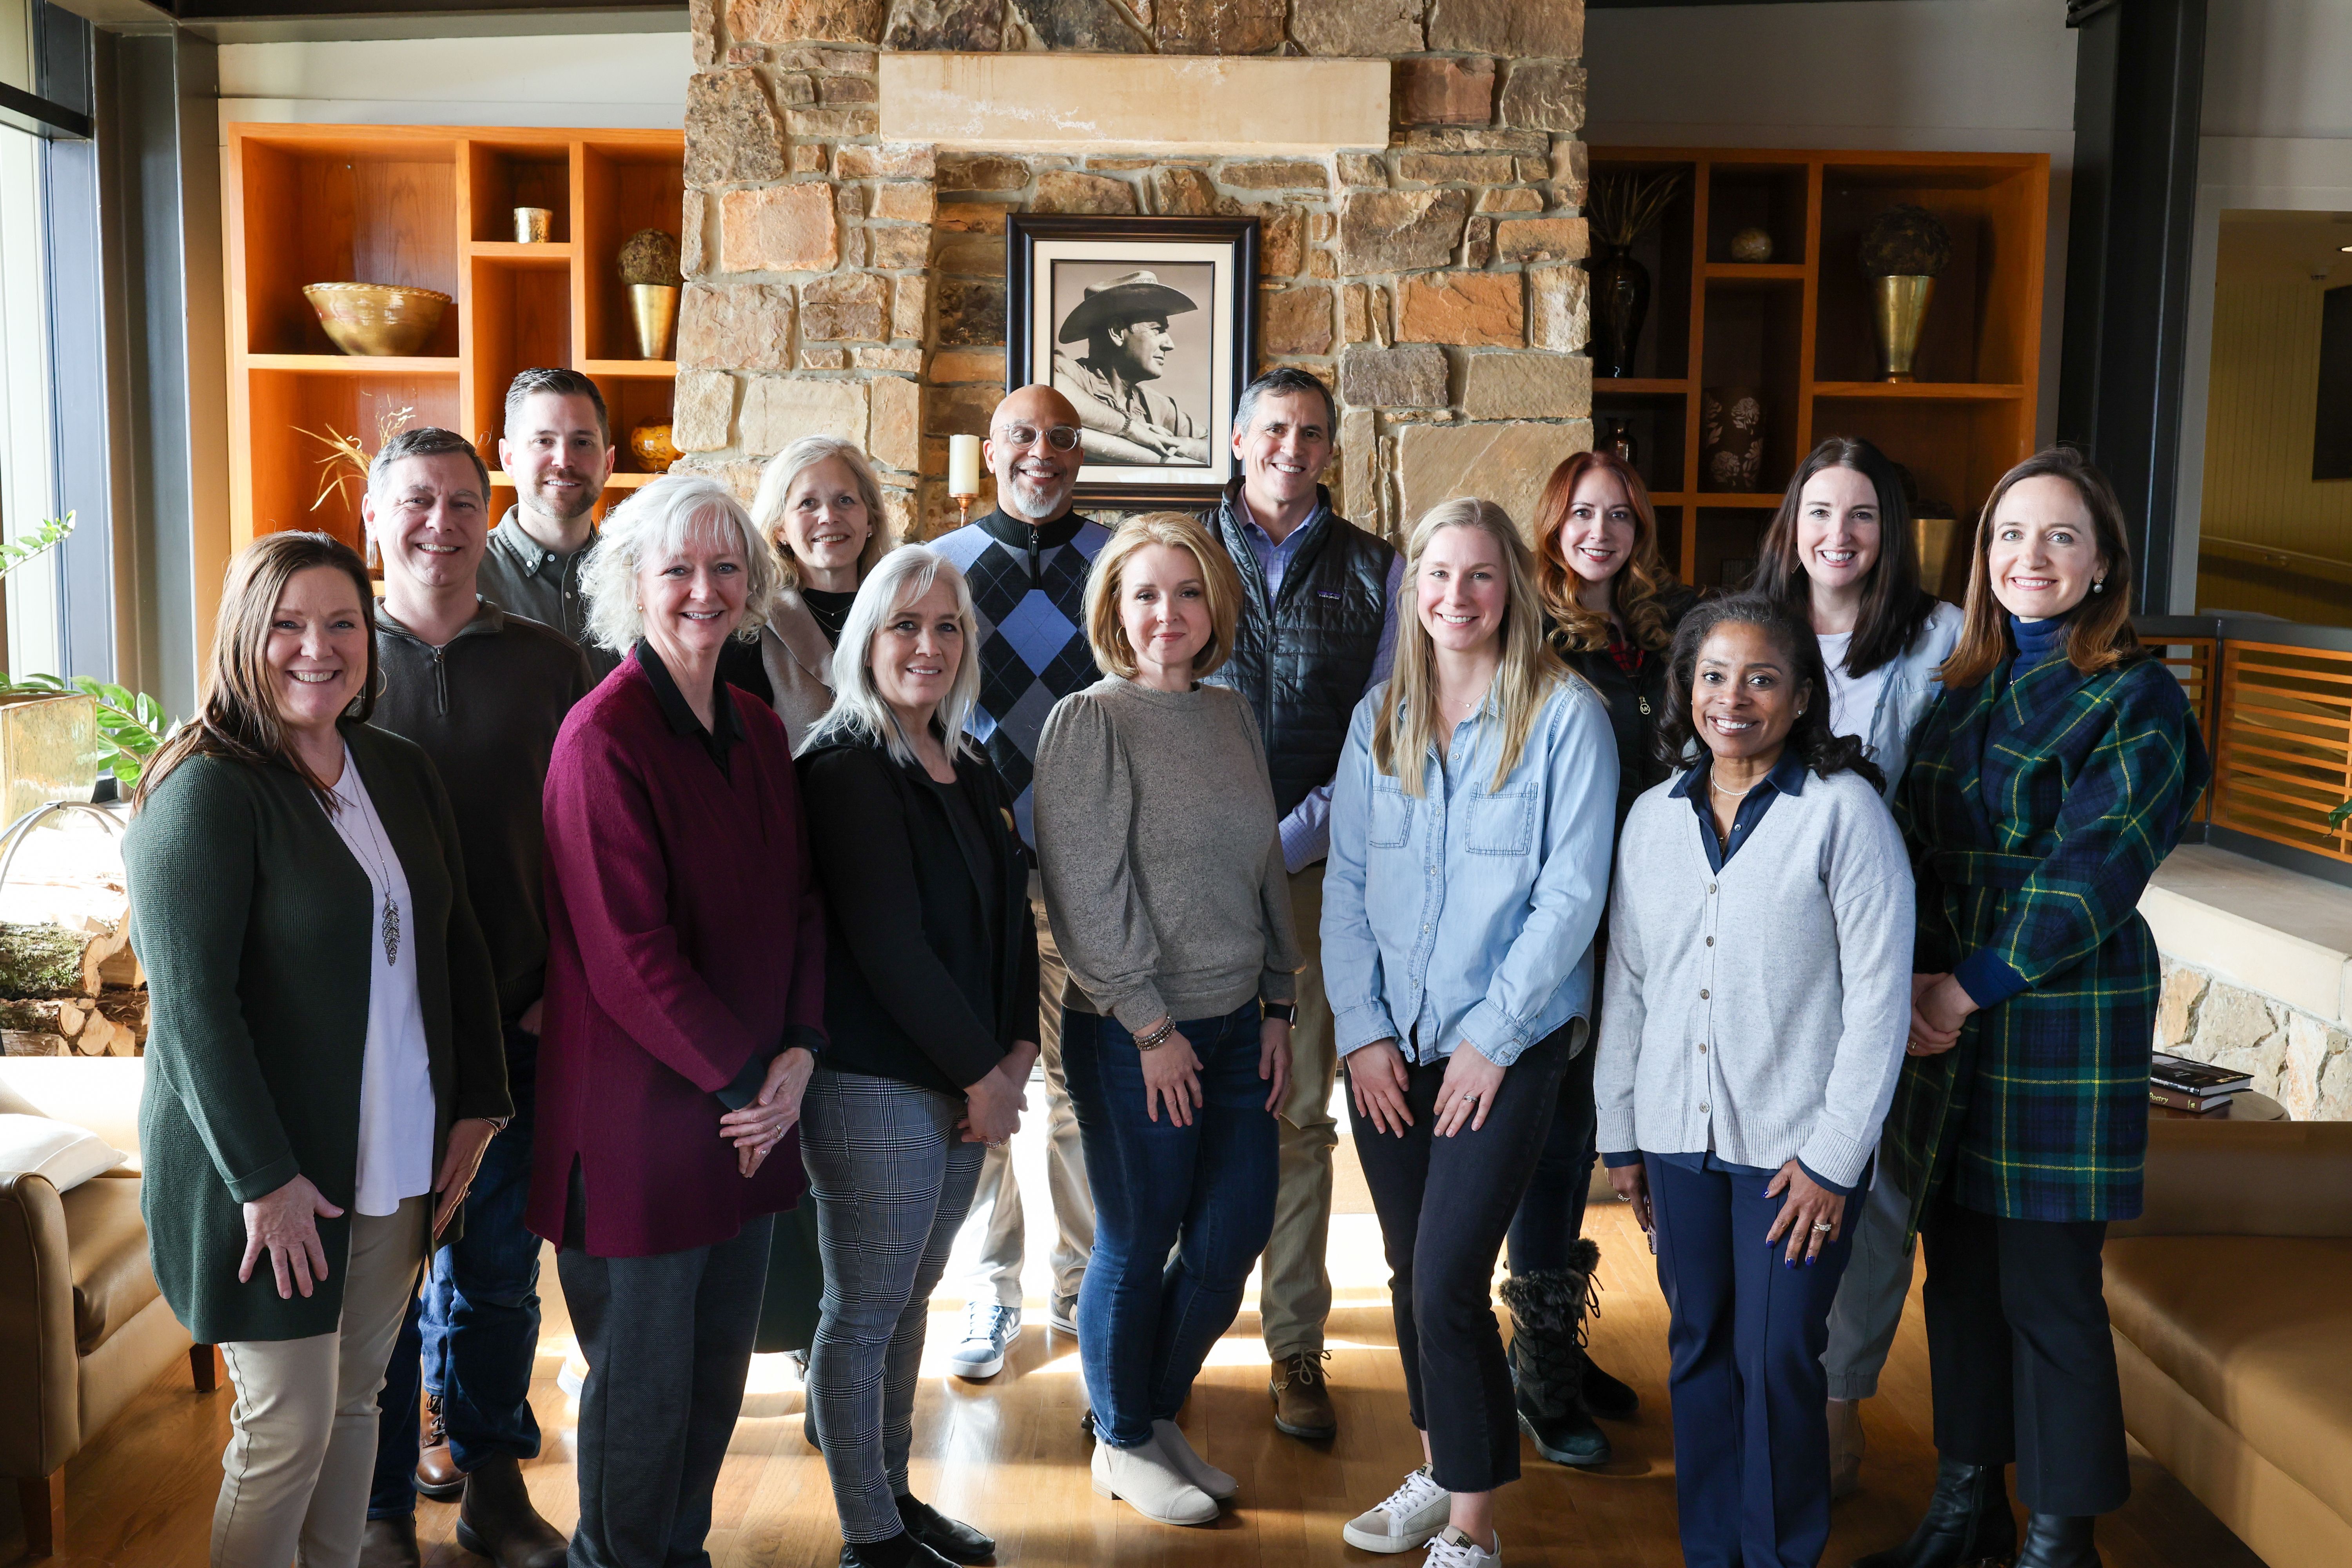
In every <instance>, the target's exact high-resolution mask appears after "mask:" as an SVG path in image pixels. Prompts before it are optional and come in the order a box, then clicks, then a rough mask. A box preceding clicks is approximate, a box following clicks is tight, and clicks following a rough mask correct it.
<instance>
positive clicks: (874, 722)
mask: <svg viewBox="0 0 2352 1568" xmlns="http://www.w3.org/2000/svg"><path fill="white" fill-rule="evenodd" d="M942 577H944V578H945V579H946V580H947V581H948V582H950V583H951V584H954V585H955V600H956V622H957V624H958V625H959V626H962V627H963V653H962V655H961V657H960V658H958V659H957V660H956V673H955V679H954V680H953V681H951V682H950V683H949V686H948V694H947V696H946V698H945V699H944V700H941V702H940V708H939V714H938V720H939V725H940V733H941V734H943V735H945V736H946V737H947V743H948V752H949V753H950V755H953V754H954V753H955V752H958V751H960V750H961V751H971V749H972V748H971V740H970V738H969V737H968V736H966V735H965V733H964V726H965V725H966V724H968V723H969V722H970V721H971V715H972V711H973V710H975V709H976V708H978V707H979V706H980V627H979V624H978V620H979V618H978V616H975V615H974V614H973V613H972V607H971V584H967V583H966V582H965V581H964V577H963V574H962V573H961V572H960V571H958V570H956V565H955V563H954V562H952V561H950V560H949V559H948V558H947V557H946V556H944V555H942V554H940V552H938V551H936V550H930V549H927V548H926V547H924V546H922V545H920V544H902V545H900V546H898V549H896V550H893V551H892V552H890V553H889V554H887V555H885V556H884V557H882V559H881V561H880V562H878V563H877V564H876V565H875V568H874V570H873V571H871V572H868V573H867V574H866V577H865V580H864V581H863V582H861V583H859V584H857V598H856V601H855V602H854V603H852V604H851V605H850V606H849V619H848V620H847V621H846V622H845V623H844V624H843V626H842V628H841V642H840V644H839V645H838V646H837V647H835V648H834V650H833V690H834V698H833V708H832V710H830V711H829V712H827V713H826V714H825V716H824V718H823V719H821V720H819V721H817V725H816V728H815V729H814V730H812V731H809V735H808V738H807V739H806V740H805V741H803V742H802V743H801V750H802V751H803V752H807V751H809V750H811V749H813V748H814V747H817V746H821V745H827V744H831V743H834V742H841V741H856V742H866V743H867V744H872V743H875V742H880V744H881V746H882V748H883V749H884V750H885V751H887V752H889V753H890V757H891V760H892V761H894V762H897V763H900V764H902V765H903V764H907V763H912V762H914V760H915V752H914V749H913V748H912V747H910V746H909V745H908V744H907V736H906V732H905V731H903V730H901V729H900V728H899V725H898V714H897V713H895V712H893V711H892V710H891V708H890V704H889V703H887V701H885V700H883V698H882V693H881V692H880V690H878V689H877V688H876V686H875V684H874V668H873V664H872V655H873V651H874V634H875V633H877V632H878V631H880V630H881V629H882V625H883V623H884V622H886V621H887V620H888V619H889V618H890V617H891V616H894V615H896V614H898V611H899V610H900V609H902V608H904V607H905V606H906V605H909V604H912V603H913V602H914V601H915V600H917V599H919V598H921V597H922V596H923V595H926V594H928V593H929V592H930V591H931V585H932V584H935V583H937V582H938V581H939V580H940V579H941V578H942Z"/></svg>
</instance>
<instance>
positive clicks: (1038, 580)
mask: <svg viewBox="0 0 2352 1568" xmlns="http://www.w3.org/2000/svg"><path fill="white" fill-rule="evenodd" d="M1080 430H1081V426H1080V423H1079V419H1078V411H1077V409H1076V408H1075V407H1073V406H1072V405H1071V403H1070V400H1069V399H1068V398H1066V397H1065V396H1063V395H1061V394H1060V393H1058V392H1056V391H1055V390H1054V389H1053V388H1052V387H1050V386H1024V387H1023V388H1021V389H1020V390H1019V391H1017V392H1015V393H1013V394H1012V395H1010V396H1008V397H1006V398H1005V399H1004V401H1003V402H1002V403H1000V404H998V405H996V412H995V413H994V414H993V415H992V416H991V417H990V419H989V425H988V438H987V440H986V441H984V442H983V443H982V446H981V454H982V457H983V458H986V459H987V461H988V467H989V469H990V471H991V472H992V473H993V474H994V475H995V477H996V506H995V509H994V510H992V511H990V512H989V513H988V515H987V516H985V517H982V518H980V519H979V520H977V521H973V522H971V523H967V524H966V525H965V526H963V527H961V528H959V529H956V530H953V531H950V532H949V533H947V534H944V535H942V536H941V537H940V538H938V539H935V540H933V541H931V548H932V549H934V550H936V551H938V552H940V554H942V555H944V556H946V557H947V558H948V559H949V560H950V561H952V562H954V563H956V565H957V567H958V568H960V569H961V571H962V573H963V574H964V578H965V581H967V582H968V583H969V584H971V601H972V610H973V613H974V616H976V618H977V619H978V621H979V633H980V636H979V645H980V704H979V707H978V709H977V710H975V711H974V712H973V714H972V718H971V733H972V737H973V738H974V739H975V740H977V741H979V742H980V743H981V744H982V747H984V748H985V749H986V750H987V752H988V755H989V760H990V761H991V762H992V763H995V764H996V771H997V773H999V774H1000V775H1002V777H1003V780H1004V784H1005V787H1006V788H1007V789H1008V790H1010V791H1011V792H1012V795H1013V816H1014V818H1015V821H1016V824H1017V826H1019V828H1020V832H1021V841H1022V842H1023V843H1024V845H1026V846H1027V847H1028V848H1029V851H1030V854H1031V857H1032V861H1031V870H1030V873H1029V909H1030V913H1031V917H1032V918H1033V919H1034V921H1036V923H1037V984H1038V1000H1039V1002H1040V1004H1041V1006H1040V1008H1039V1011H1038V1028H1039V1031H1040V1033H1039V1037H1038V1045H1039V1047H1041V1054H1040V1057H1039V1063H1040V1065H1041V1066H1042V1067H1043V1068H1044V1069H1045V1104H1046V1115H1045V1136H1046V1138H1047V1139H1048V1141H1049V1142H1048V1144H1047V1148H1046V1158H1045V1175H1046V1184H1047V1186H1048V1188H1049V1190H1050V1191H1051V1193H1052V1194H1053V1201H1054V1220H1055V1230H1056V1235H1055V1247H1054V1254H1053V1266H1054V1286H1053V1299H1052V1302H1051V1305H1050V1308H1049V1310H1048V1312H1047V1318H1046V1321H1047V1322H1049V1323H1050V1324H1051V1325H1052V1326H1053V1327H1055V1328H1056V1329H1059V1330H1061V1331H1063V1332H1064V1333H1066V1334H1071V1335H1074V1336H1075V1335H1076V1332H1077V1325H1076V1322H1075V1321H1074V1320H1073V1317H1072V1314H1073V1313H1074V1312H1075V1311H1076V1309H1077V1303H1078V1285H1079V1282H1080V1281H1081V1280H1083V1279H1085V1277H1086V1271H1087V1258H1088V1256H1089V1255H1090V1254H1091V1253H1092V1251H1093V1249H1094V1236H1095V1210H1094V1197H1093V1194H1092V1192H1091V1191H1090V1190H1089V1189H1088V1187H1087V1167H1086V1160H1085V1156H1084V1155H1083V1153H1082V1152H1081V1151H1080V1147H1079V1143H1078V1119H1077V1113H1076V1111H1074V1110H1071V1109H1070V1096H1069V1091H1068V1090H1067V1089H1065V1088H1064V1087H1063V1082H1062V1038H1061V1037H1062V1030H1061V1017H1062V986H1063V984H1064V978H1065V971H1064V970H1063V967H1062V958H1061V952H1060V950H1059V949H1058V948H1057V947H1056V946H1055V942H1054V934H1053V932H1052V931H1051V930H1049V929H1048V928H1047V926H1046V923H1045V894H1044V892H1043V891H1042V889H1040V888H1039V886H1038V879H1037V872H1036V870H1035V861H1034V857H1035V854H1036V845H1037V841H1036V838H1035V837H1034V830H1033V828H1032V826H1031V819H1030V809H1029V808H1030V788H1029V784H1030V775H1031V773H1033V771H1034V766H1035V759H1036V754H1037V738H1038V736H1039V735H1040V734H1041V733H1042V732H1043V731H1044V730H1045V715H1046V714H1048V713H1050V712H1052V711H1053V709H1054V704H1055V703H1056V702H1058V701H1060V700H1062V699H1063V698H1065V697H1066V696H1068V695H1069V694H1070V693H1071V692H1073V691H1076V690H1078V689H1080V688H1082V687H1086V686H1090V685H1092V684H1093V683H1094V681H1095V679H1096V678H1097V673H1098V672H1097V670H1096V668H1095V660H1094V654H1093V653H1092V652H1091V651H1090V650H1089V648H1088V647H1087V634H1086V594H1087V570H1088V568H1089V566H1090V565H1091V564H1092V563H1093V561H1094V558H1095V556H1096V555H1097V553H1098V552H1100V551H1101V549H1102V547H1103V545H1104V544H1105V543H1106V542H1108V540H1109V538H1110V531H1109V530H1108V529H1106V528H1105V527H1103V526H1102V524H1100V523H1098V522H1095V521H1092V520H1090V519H1088V518H1086V517H1082V516H1080V515H1079V514H1078V513H1076V512H1075V511H1073V510H1070V491H1071V490H1072V489H1075V488H1076V485H1077V482H1078V468H1079V465H1080V464H1082V463H1083V462H1085V461H1086V455H1085V453H1084V452H1083V451H1082V450H1081V449H1080ZM1028 1125H1034V1123H1031V1124H1028ZM1020 1135H1021V1136H1024V1137H1025V1136H1029V1132H1028V1131H1027V1126H1024V1131H1023V1132H1022V1133H1021V1134H1020ZM971 1215H972V1218H973V1220H974V1221H976V1222H977V1223H980V1224H982V1225H984V1226H986V1227H987V1234H986V1237H985V1239H984V1241H983V1243H982V1247H981V1254H980V1264H979V1270H978V1277H977V1278H976V1279H974V1280H973V1281H972V1287H971V1290H970V1291H969V1292H968V1295H969V1296H970V1299H971V1304H970V1306H968V1307H967V1308H966V1309H965V1316H964V1334H963V1338H962V1340H961V1342H959V1343H958V1344H957V1345H956V1347H955V1348H954V1349H953V1350H952V1351H951V1352H949V1357H948V1361H949V1365H950V1367H951V1368H953V1370H954V1371H955V1372H956V1373H957V1374H958V1375H959V1376H961V1377H968V1378H982V1377H992V1376H994V1375H995V1374H996V1373H997V1372H998V1371H999V1370H1000V1369H1001V1368H1003V1365H1004V1352H1005V1349H1006V1347H1007V1346H1009V1345H1011V1344H1012V1342H1013V1341H1014V1340H1015V1339H1017V1338H1019V1337H1020V1333H1021V1261H1022V1256H1023V1253H1024V1248H1025V1246H1026V1240H1025V1237H1024V1228H1023V1224H1022V1215H1021V1189H1020V1186H1019V1184H1017V1183H1015V1182H1014V1180H1013V1161H1012V1151H1011V1149H1010V1148H1007V1147H999V1148H993V1149H991V1150H989V1151H988V1153H987V1157H986V1158H985V1159H984V1160H983V1161H982V1164H981V1168H980V1183H979V1185H978V1186H977V1188H976V1189H975V1190H974V1191H973V1194H972V1200H971Z"/></svg>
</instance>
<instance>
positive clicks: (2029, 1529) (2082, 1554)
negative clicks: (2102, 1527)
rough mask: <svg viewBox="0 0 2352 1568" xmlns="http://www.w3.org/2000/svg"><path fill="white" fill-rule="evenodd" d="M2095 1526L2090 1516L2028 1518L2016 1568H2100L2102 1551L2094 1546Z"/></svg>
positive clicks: (2053, 1514) (2057, 1515)
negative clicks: (2092, 1535) (2093, 1532)
mask: <svg viewBox="0 0 2352 1568" xmlns="http://www.w3.org/2000/svg"><path fill="white" fill-rule="evenodd" d="M2095 1522H2097V1521H2095V1520H2094V1519H2093V1518H2092V1517H2091V1516H2090V1515H2088V1514H2084V1515H2080V1516H2076V1515H2071V1514H2063V1513H2029V1514H2027V1515H2026V1516H2025V1544H2024V1545H2023V1546H2022V1547H2021V1548H2019V1549H2018V1553H2017V1568H2099V1549H2098V1548H2097V1547H2096V1546H2094V1545H2093V1544H2092V1543H2091V1526H2092V1525H2093V1524H2095Z"/></svg>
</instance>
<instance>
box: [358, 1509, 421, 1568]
mask: <svg viewBox="0 0 2352 1568" xmlns="http://www.w3.org/2000/svg"><path fill="white" fill-rule="evenodd" d="M421 1561H422V1559H420V1558H419V1557H418V1556H417V1553H416V1516H415V1514H413V1513H404V1514H402V1515H401V1516H400V1517H399V1518H397V1519H372V1520H369V1521H367V1531H366V1532H365V1533H364V1534H362V1536H361V1537H360V1568H417V1564H418V1563H419V1562H421Z"/></svg>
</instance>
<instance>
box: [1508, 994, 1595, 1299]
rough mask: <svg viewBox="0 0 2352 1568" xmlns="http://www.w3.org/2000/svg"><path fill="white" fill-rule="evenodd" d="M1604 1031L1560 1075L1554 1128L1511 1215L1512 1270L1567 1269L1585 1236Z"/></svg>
mask: <svg viewBox="0 0 2352 1568" xmlns="http://www.w3.org/2000/svg"><path fill="white" fill-rule="evenodd" d="M1600 1041H1601V1036H1600V1032H1599V1030H1598V1029H1595V1030H1594V1032H1593V1033H1592V1034H1591V1036H1590V1037H1588V1039H1587V1041H1586V1043H1585V1047H1584V1048H1583V1049H1582V1050H1580V1051H1579V1052H1577V1053H1576V1055H1575V1056H1574V1057H1572V1058H1570V1060H1569V1064H1568V1070H1567V1071H1566V1072H1563V1073H1562V1074H1560V1075H1559V1095H1558V1096H1557V1097H1556V1098H1555V1100H1554V1101H1553V1107H1552V1117H1551V1125H1550V1126H1549V1127H1548V1128H1547V1129H1546V1130H1545V1131H1544V1141H1543V1149H1542V1151H1541V1152H1539V1153H1538V1154H1537V1155H1536V1168H1535V1173H1534V1175H1533V1176H1532V1177H1531V1178H1530V1179H1529V1180H1528V1190H1527V1194H1526V1195H1525V1196H1523V1197H1521V1198H1520V1199H1519V1212H1518V1213H1517V1214H1516V1215H1513V1216H1512V1217H1511V1235H1510V1245H1511V1272H1512V1273H1514V1274H1534V1273H1538V1272H1539V1271H1541V1270H1543V1269H1548V1268H1567V1267H1568V1266H1569V1264H1570V1262H1572V1261H1573V1260H1574V1258H1575V1256H1576V1242H1577V1238H1578V1237H1580V1236H1582V1235H1583V1234H1584V1205H1585V1202H1586V1200H1587V1199H1588V1198H1589V1197H1591V1193H1592V1167H1593V1165H1594V1163H1596V1162H1598V1161H1599V1160H1600V1158H1601V1149H1600V1145H1599V1144H1597V1143H1596V1142H1593V1138H1594V1134H1595V1132H1596V1131H1597V1129H1598V1123H1599V1118H1598V1116H1597V1115H1596V1113H1595V1112H1594V1110H1593V1106H1592V1063H1593V1058H1595V1057H1597V1056H1599V1055H1600V1054H1601V1053H1600V1052H1599V1051H1598V1050H1596V1049H1595V1048H1594V1047H1596V1046H1598V1045H1599V1044H1600Z"/></svg>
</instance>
